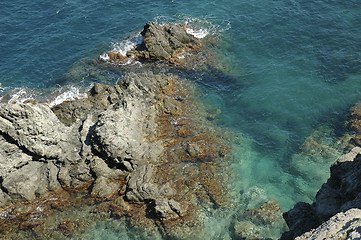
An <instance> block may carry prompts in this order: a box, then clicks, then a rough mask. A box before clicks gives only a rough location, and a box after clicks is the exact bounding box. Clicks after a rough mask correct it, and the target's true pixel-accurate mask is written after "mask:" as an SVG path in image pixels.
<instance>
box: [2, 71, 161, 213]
mask: <svg viewBox="0 0 361 240" xmlns="http://www.w3.org/2000/svg"><path fill="white" fill-rule="evenodd" d="M167 82H168V77H166V76H157V75H153V74H151V73H143V74H140V75H135V74H129V75H128V76H126V77H124V78H123V79H122V80H121V81H120V82H119V83H118V84H117V85H115V86H114V87H110V86H106V85H100V84H95V86H94V87H93V88H92V89H91V90H90V92H89V93H88V94H89V98H88V99H81V100H78V101H72V102H64V103H62V104H60V105H58V106H55V107H54V108H53V111H52V110H51V109H50V108H49V107H47V106H45V105H41V104H33V103H26V104H20V103H16V104H2V106H1V108H0V145H1V146H2V148H1V149H0V174H1V175H0V176H1V190H2V191H1V207H4V206H6V205H8V204H10V203H12V202H18V201H30V200H33V199H35V198H38V197H41V196H43V195H44V194H46V193H48V192H50V191H54V190H58V189H60V188H61V187H62V188H66V189H68V188H74V187H78V186H81V185H82V184H84V183H85V182H87V181H94V180H95V181H94V187H93V195H94V196H98V197H106V196H109V195H110V194H111V193H113V192H114V191H115V190H116V189H118V188H119V184H118V185H117V184H116V183H115V184H111V182H114V181H110V180H109V179H120V178H124V177H125V176H127V175H131V172H133V170H134V169H136V168H137V167H138V165H139V166H140V165H143V164H145V163H149V162H155V161H157V157H158V156H159V155H160V153H161V152H162V145H161V143H160V142H159V141H155V140H154V137H155V136H156V135H157V131H158V130H157V124H156V120H157V116H158V115H159V113H160V111H159V109H157V107H156V105H155V103H156V102H157V101H159V99H158V98H159V91H160V90H159V89H160V88H161V87H162V86H164V85H166V84H167ZM108 180H109V181H108ZM115 182H116V181H115ZM107 183H109V184H110V185H111V186H110V187H108V188H103V187H102V186H106V185H109V184H107Z"/></svg>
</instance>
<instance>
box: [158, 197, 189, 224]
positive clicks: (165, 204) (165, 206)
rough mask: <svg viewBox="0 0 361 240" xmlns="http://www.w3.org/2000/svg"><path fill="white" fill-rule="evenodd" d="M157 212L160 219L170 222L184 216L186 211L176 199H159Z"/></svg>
mask: <svg viewBox="0 0 361 240" xmlns="http://www.w3.org/2000/svg"><path fill="white" fill-rule="evenodd" d="M154 209H155V212H156V213H157V215H158V216H159V218H160V219H163V220H168V219H172V218H177V217H179V216H182V215H183V214H184V212H185V210H184V209H183V208H182V207H181V205H180V204H179V203H178V202H177V201H175V200H174V199H169V200H168V199H166V198H158V199H156V200H155V208H154Z"/></svg>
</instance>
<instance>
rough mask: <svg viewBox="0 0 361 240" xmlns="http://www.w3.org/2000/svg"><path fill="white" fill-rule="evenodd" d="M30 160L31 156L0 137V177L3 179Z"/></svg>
mask: <svg viewBox="0 0 361 240" xmlns="http://www.w3.org/2000/svg"><path fill="white" fill-rule="evenodd" d="M31 160H32V156H30V155H28V154H26V153H24V152H23V151H22V150H21V149H20V148H19V147H18V146H17V145H16V144H15V143H10V142H8V141H7V140H6V139H5V138H4V137H3V136H2V135H0V176H2V177H5V176H6V175H7V174H8V173H9V172H12V171H14V169H17V168H20V167H21V166H23V165H26V164H27V163H28V162H29V161H31Z"/></svg>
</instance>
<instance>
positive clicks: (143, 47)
mask: <svg viewBox="0 0 361 240" xmlns="http://www.w3.org/2000/svg"><path fill="white" fill-rule="evenodd" d="M186 28H187V26H183V25H164V26H161V25H159V24H156V23H154V22H149V23H147V24H146V25H145V26H144V29H143V31H142V32H141V35H142V36H143V42H142V43H141V44H140V45H138V46H136V47H135V48H134V49H133V50H130V51H128V52H127V54H126V55H127V56H123V55H121V54H120V53H116V52H108V57H109V59H110V60H111V61H114V62H120V63H123V62H125V60H126V59H127V57H131V56H134V57H136V58H138V59H142V60H152V61H154V60H167V61H168V62H169V63H171V64H182V63H183V61H182V59H180V58H179V57H178V56H177V55H178V54H179V53H181V52H182V51H196V50H199V49H200V48H201V46H202V44H201V41H200V40H199V39H197V38H196V37H194V36H193V35H191V34H189V33H187V32H186Z"/></svg>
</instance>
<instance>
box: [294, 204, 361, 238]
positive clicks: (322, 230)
mask: <svg viewBox="0 0 361 240" xmlns="http://www.w3.org/2000/svg"><path fill="white" fill-rule="evenodd" d="M306 239H314V240H322V239H330V240H331V239H332V240H339V239H349V240H356V239H361V210H360V209H358V208H352V209H350V210H347V211H345V212H340V213H337V214H336V215H335V216H333V217H331V218H330V219H329V220H328V221H326V222H325V223H323V224H322V225H321V226H319V227H318V228H316V229H313V230H311V231H309V232H307V233H305V234H303V235H301V236H299V237H296V240H306Z"/></svg>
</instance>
